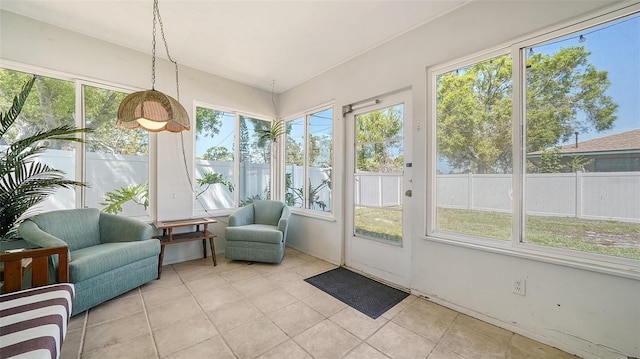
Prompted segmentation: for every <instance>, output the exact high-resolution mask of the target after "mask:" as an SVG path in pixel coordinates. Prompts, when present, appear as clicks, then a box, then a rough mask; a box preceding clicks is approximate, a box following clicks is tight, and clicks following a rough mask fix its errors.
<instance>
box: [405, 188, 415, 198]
mask: <svg viewBox="0 0 640 359" xmlns="http://www.w3.org/2000/svg"><path fill="white" fill-rule="evenodd" d="M404 195H405V196H407V197H411V196H412V195H413V191H412V190H410V189H408V190H406V191H404Z"/></svg>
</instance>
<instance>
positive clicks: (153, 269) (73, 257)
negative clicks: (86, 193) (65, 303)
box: [18, 208, 160, 315]
mask: <svg viewBox="0 0 640 359" xmlns="http://www.w3.org/2000/svg"><path fill="white" fill-rule="evenodd" d="M18 233H19V234H20V236H21V237H22V238H23V239H24V240H25V241H27V242H28V243H29V244H31V245H33V246H36V247H43V248H49V247H60V246H68V248H69V281H70V282H71V283H73V284H74V285H75V289H76V297H75V299H74V302H73V312H72V315H76V314H78V313H81V312H83V311H85V310H87V309H89V308H92V307H94V306H96V305H98V304H100V303H102V302H105V301H107V300H109V299H111V298H114V297H116V296H118V295H120V294H123V293H126V292H128V291H129V290H131V289H133V288H136V287H139V286H141V285H142V284H144V283H147V282H149V281H151V280H153V279H157V278H158V255H159V254H160V241H158V240H157V239H152V238H151V235H152V228H151V226H150V225H148V224H146V223H143V222H140V221H138V220H134V219H131V218H127V217H120V216H115V215H112V214H108V213H102V212H100V211H99V210H97V209H95V208H85V209H71V210H59V211H52V212H47V213H42V214H39V215H36V216H33V217H31V218H29V219H27V220H25V221H24V222H23V223H22V224H20V227H18ZM49 266H50V268H51V270H50V271H49V273H56V268H57V267H58V261H57V258H52V259H50V262H49ZM49 280H50V282H55V281H56V278H53V277H50V278H49Z"/></svg>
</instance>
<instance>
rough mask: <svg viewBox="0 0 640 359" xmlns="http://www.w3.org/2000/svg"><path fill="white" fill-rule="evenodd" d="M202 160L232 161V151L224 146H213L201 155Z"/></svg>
mask: <svg viewBox="0 0 640 359" xmlns="http://www.w3.org/2000/svg"><path fill="white" fill-rule="evenodd" d="M202 159H203V160H207V161H218V162H233V152H231V151H229V149H228V148H226V147H224V146H214V147H210V148H208V149H207V151H206V152H205V153H204V155H202Z"/></svg>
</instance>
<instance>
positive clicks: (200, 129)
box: [196, 106, 222, 138]
mask: <svg viewBox="0 0 640 359" xmlns="http://www.w3.org/2000/svg"><path fill="white" fill-rule="evenodd" d="M221 117H222V112H220V111H216V110H211V109H208V108H204V107H197V106H196V138H198V137H199V136H202V135H204V136H205V137H207V136H208V137H213V136H215V135H217V134H219V133H220V127H221V126H222V123H221Z"/></svg>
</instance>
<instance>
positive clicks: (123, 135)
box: [82, 85, 149, 217]
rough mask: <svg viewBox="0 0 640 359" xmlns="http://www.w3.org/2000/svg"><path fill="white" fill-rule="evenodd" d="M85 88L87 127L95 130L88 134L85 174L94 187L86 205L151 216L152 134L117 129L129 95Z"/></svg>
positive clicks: (89, 189) (92, 87)
mask: <svg viewBox="0 0 640 359" xmlns="http://www.w3.org/2000/svg"><path fill="white" fill-rule="evenodd" d="M82 89H83V106H82V109H83V118H84V126H85V127H87V128H90V129H92V130H93V131H92V132H90V133H88V134H87V135H86V145H85V166H84V171H85V181H86V182H88V183H89V184H91V186H90V187H87V188H86V189H85V190H84V191H85V192H84V193H85V194H84V206H85V207H95V208H106V210H107V211H109V212H111V213H118V214H121V215H125V216H131V217H140V216H147V215H149V133H148V132H146V131H144V130H140V129H135V130H129V129H126V128H123V127H120V126H116V124H115V121H114V119H115V118H116V117H117V112H118V107H119V106H120V102H122V100H123V99H124V98H125V97H126V95H127V94H126V93H124V92H120V91H116V90H113V89H107V88H100V87H96V86H90V85H83V86H82ZM118 207H119V208H118ZM120 210H121V212H120Z"/></svg>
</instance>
